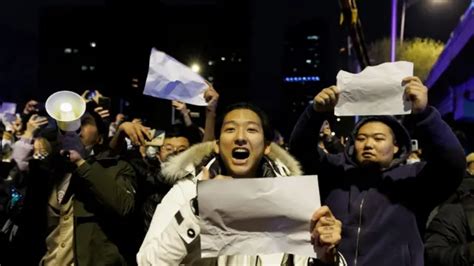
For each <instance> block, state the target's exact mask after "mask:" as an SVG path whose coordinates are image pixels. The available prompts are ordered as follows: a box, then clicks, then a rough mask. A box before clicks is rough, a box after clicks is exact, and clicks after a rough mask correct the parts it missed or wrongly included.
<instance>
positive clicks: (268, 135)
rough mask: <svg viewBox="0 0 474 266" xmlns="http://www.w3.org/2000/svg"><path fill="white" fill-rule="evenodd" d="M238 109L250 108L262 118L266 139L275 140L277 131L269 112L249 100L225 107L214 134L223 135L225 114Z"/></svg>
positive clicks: (217, 136) (217, 137)
mask: <svg viewBox="0 0 474 266" xmlns="http://www.w3.org/2000/svg"><path fill="white" fill-rule="evenodd" d="M238 109H246V110H250V111H252V112H254V113H255V114H257V116H258V117H259V118H260V121H261V122H262V128H263V136H264V138H265V141H268V142H270V141H273V139H274V137H275V132H274V131H273V128H272V126H271V124H270V119H269V118H268V116H267V114H266V113H265V112H264V111H263V110H262V109H260V108H259V107H258V106H256V105H254V104H251V103H247V102H240V103H235V104H232V105H229V106H227V107H226V108H225V110H224V112H223V113H222V114H221V115H220V116H219V118H218V119H217V121H216V126H215V128H214V135H215V136H216V139H219V137H220V135H221V128H222V124H223V123H224V118H225V116H226V115H227V114H228V113H230V112H232V111H234V110H238Z"/></svg>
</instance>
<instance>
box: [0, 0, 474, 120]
mask: <svg viewBox="0 0 474 266" xmlns="http://www.w3.org/2000/svg"><path fill="white" fill-rule="evenodd" d="M440 1H442V0H418V1H413V0H411V1H410V2H413V4H412V5H411V6H410V7H409V8H408V9H407V13H406V30H405V32H406V34H405V36H406V38H410V37H430V38H434V39H437V40H441V41H443V42H446V41H447V40H448V38H449V35H450V33H451V31H452V30H453V29H454V27H455V26H456V25H457V23H458V21H459V18H460V16H461V15H462V14H463V12H464V10H465V9H466V8H467V7H468V5H469V3H470V0H450V1H448V0H445V2H446V3H437V4H434V2H440ZM122 2H125V1H105V0H102V1H98V0H67V1H59V0H43V1H41V2H39V1H37V0H21V1H1V3H0V36H2V37H1V41H0V90H1V92H0V100H3V101H14V102H20V103H21V102H24V101H26V100H27V99H28V98H30V97H36V98H38V99H40V100H45V98H46V97H47V96H48V95H49V94H50V93H52V92H54V91H57V90H60V89H70V90H76V91H78V92H79V91H80V90H82V89H85V88H100V89H101V90H103V91H104V92H105V93H107V94H108V95H111V96H113V97H114V98H117V99H118V98H124V99H127V100H129V101H130V102H132V103H140V104H137V105H135V106H133V104H132V107H131V108H132V109H136V111H138V112H139V113H140V112H141V111H143V112H147V111H149V109H147V108H146V106H147V104H153V103H154V101H156V100H154V99H153V100H151V99H146V98H144V97H142V96H141V90H142V89H143V83H144V79H145V78H146V71H147V66H148V65H147V64H148V54H149V49H150V48H151V47H152V46H155V47H157V48H159V49H162V50H164V51H166V52H168V53H170V54H172V55H173V56H175V57H176V58H177V59H179V60H181V61H183V62H184V63H188V62H191V61H196V60H197V61H202V62H204V64H205V62H208V61H209V60H218V59H219V58H220V57H222V56H226V57H227V58H231V57H235V60H237V58H242V62H241V63H239V64H237V63H235V64H231V62H229V60H228V61H226V65H224V63H223V62H221V65H215V66H214V69H211V68H208V69H205V70H204V73H203V75H204V76H205V78H208V77H209V76H210V75H212V76H213V78H215V85H216V88H217V89H218V91H220V93H221V95H222V97H221V99H222V102H223V103H226V102H227V101H229V102H230V99H232V100H250V101H254V102H255V103H257V104H258V105H260V106H262V107H263V108H264V109H265V110H266V111H267V112H269V113H270V115H271V116H274V117H285V115H286V114H285V111H284V110H281V109H284V108H285V106H286V105H285V102H284V98H285V94H284V90H283V89H282V88H283V86H284V84H283V83H282V69H283V65H282V64H283V58H284V47H285V38H286V36H287V35H288V31H289V30H291V29H294V28H295V26H297V25H300V24H301V23H304V22H306V21H310V20H315V19H316V20H318V21H321V22H322V23H323V24H324V27H327V29H326V32H328V34H327V35H326V36H325V38H326V39H325V43H324V49H323V52H324V53H325V54H326V55H327V57H328V58H329V60H327V61H328V62H327V63H326V65H325V70H326V75H327V76H328V77H329V78H326V79H325V80H323V81H322V82H321V83H320V84H319V85H317V86H316V88H315V89H316V90H318V89H321V88H322V87H324V86H327V85H330V84H331V83H333V82H334V81H335V74H336V73H337V70H339V69H340V68H344V66H343V65H341V60H340V59H339V58H338V51H339V50H340V48H342V47H343V44H344V42H343V40H344V39H345V38H346V36H345V35H344V34H345V31H343V30H341V29H340V27H339V25H338V22H339V7H338V3H337V2H338V1H314V0H311V1H310V0H285V1H251V0H248V1H230V0H227V1H226V0H173V1H171V0H167V1H161V2H159V1H133V2H128V3H122ZM390 2H391V1H389V0H383V1H381V0H361V1H358V2H357V3H358V7H359V13H360V18H361V20H362V25H363V29H364V34H365V37H366V41H367V42H368V43H370V42H372V41H374V40H376V39H379V38H383V37H388V36H389V34H390V32H389V31H390ZM92 41H93V42H96V43H97V47H95V48H92V47H90V42H92ZM65 48H71V49H72V50H71V51H74V48H77V50H78V53H77V55H75V54H74V53H71V54H65V53H64V49H65ZM91 66H92V67H93V69H94V70H93V71H89V70H87V71H81V70H80V68H81V67H86V68H88V67H91ZM331 77H332V79H331ZM135 78H136V79H138V80H139V84H138V85H139V88H138V89H137V88H132V87H131V85H132V79H135ZM142 103H145V104H142ZM162 104H163V103H162ZM118 105H119V104H118V102H115V105H114V106H115V110H114V111H117V108H118ZM281 107H283V108H281ZM140 109H143V110H140ZM168 109H169V108H165V107H163V108H162V110H161V111H160V112H161V114H162V115H161V116H160V117H169V116H168V113H166V112H167V111H166V110H168ZM157 117H158V116H157ZM156 119H157V120H160V119H159V118H156ZM156 119H155V120H156ZM158 122H159V121H158ZM283 123H284V122H283Z"/></svg>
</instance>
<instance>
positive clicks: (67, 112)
mask: <svg viewBox="0 0 474 266" xmlns="http://www.w3.org/2000/svg"><path fill="white" fill-rule="evenodd" d="M45 107H46V112H47V113H48V115H49V116H51V117H52V118H53V119H54V120H56V122H57V123H58V127H59V128H60V129H61V130H63V131H76V130H78V129H79V128H80V127H81V117H82V115H83V114H84V112H85V111H86V102H85V101H84V99H82V97H81V96H80V95H79V94H77V93H75V92H72V91H58V92H55V93H53V94H52V95H51V96H49V97H48V99H47V100H46V104H45Z"/></svg>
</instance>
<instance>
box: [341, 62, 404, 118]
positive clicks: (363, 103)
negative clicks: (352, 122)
mask: <svg viewBox="0 0 474 266" xmlns="http://www.w3.org/2000/svg"><path fill="white" fill-rule="evenodd" d="M408 76H413V63H411V62H405V61H399V62H393V63H383V64H381V65H377V66H369V67H366V68H365V69H364V70H363V71H362V72H360V73H358V74H352V73H349V72H346V71H342V70H341V71H339V73H338V74H337V87H338V88H339V90H340V92H341V93H340V95H339V100H338V102H337V105H336V107H335V109H334V114H335V115H337V116H351V115H403V114H409V113H411V103H410V102H408V101H407V100H406V99H404V97H403V94H404V90H405V88H404V87H403V86H402V80H403V79H404V78H405V77H408Z"/></svg>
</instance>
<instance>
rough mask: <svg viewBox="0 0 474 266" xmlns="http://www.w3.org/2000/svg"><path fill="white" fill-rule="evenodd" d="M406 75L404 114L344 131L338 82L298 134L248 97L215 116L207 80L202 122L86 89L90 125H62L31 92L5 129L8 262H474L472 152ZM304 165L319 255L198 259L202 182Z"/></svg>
mask: <svg viewBox="0 0 474 266" xmlns="http://www.w3.org/2000/svg"><path fill="white" fill-rule="evenodd" d="M401 82H402V85H403V86H404V88H405V97H406V98H407V99H408V100H409V101H410V102H411V104H412V113H411V114H410V115H407V116H405V117H403V119H402V120H400V119H396V118H395V117H392V116H371V117H365V118H363V119H361V120H360V121H359V122H358V123H357V124H356V125H355V127H354V129H353V132H352V133H351V135H349V136H347V138H344V137H337V136H335V134H334V132H332V130H331V128H330V125H329V123H328V121H329V120H330V118H331V116H332V115H333V113H334V112H333V111H334V107H335V105H336V104H337V101H338V98H339V94H340V91H339V89H338V88H337V87H336V86H331V87H328V88H325V89H323V90H322V91H321V92H319V93H318V94H317V95H315V97H314V101H313V102H312V103H311V104H309V105H308V107H307V108H306V110H305V111H304V112H303V113H302V114H301V116H300V118H299V120H298V122H297V123H296V125H295V126H294V129H293V132H292V134H291V138H290V140H289V142H288V143H285V142H284V141H283V139H282V137H281V135H280V134H279V133H278V132H277V131H275V130H274V129H273V128H272V127H271V125H270V122H269V121H270V120H269V118H268V116H267V115H266V114H265V113H264V112H263V111H262V110H261V109H259V108H258V107H257V106H254V105H252V104H250V103H236V104H233V105H230V106H227V107H226V108H225V109H224V110H223V112H222V113H221V114H217V111H216V110H217V105H218V101H219V94H218V93H217V91H216V90H215V89H214V88H213V87H212V85H211V84H209V87H208V88H207V89H206V91H205V93H204V98H205V100H206V102H207V103H208V106H207V107H206V112H205V113H206V117H205V123H204V125H203V127H200V125H197V124H196V123H195V122H194V121H193V119H192V117H191V116H190V112H189V110H188V108H187V106H186V104H185V103H182V102H179V101H173V102H172V106H173V107H174V108H175V109H176V111H177V112H178V113H179V114H180V115H181V118H182V119H181V120H182V123H178V124H174V125H158V126H157V125H147V124H144V123H143V122H142V119H140V118H133V119H129V121H127V119H126V116H125V115H124V114H114V120H113V121H112V119H111V118H112V116H111V113H110V110H107V108H108V106H106V105H103V104H101V103H103V101H101V100H100V99H101V97H103V96H102V95H101V94H100V93H99V92H96V93H94V96H93V97H87V95H88V93H87V92H86V93H85V94H83V96H84V101H85V102H86V106H87V108H86V113H85V114H84V115H83V116H82V117H81V118H80V120H81V127H80V129H79V130H77V131H75V132H74V131H73V132H65V131H61V130H59V129H58V128H57V127H56V126H55V125H54V124H55V121H54V120H52V119H51V118H50V117H48V116H47V115H45V112H44V110H43V107H42V104H41V103H39V102H38V101H35V100H31V101H29V102H27V103H26V104H25V107H24V109H23V111H22V113H21V114H19V115H17V116H16V120H14V121H12V123H11V124H9V125H8V126H3V127H2V125H0V132H1V134H2V135H1V136H2V145H1V155H2V163H1V170H0V250H1V252H0V265H38V264H39V265H136V264H138V265H180V264H190V265H274V264H275V263H277V265H354V266H357V265H397V266H398V265H420V266H421V265H471V264H472V263H474V201H473V200H472V199H473V197H472V196H473V195H474V181H473V180H474V179H473V176H474V154H470V155H469V156H467V158H466V156H465V154H464V149H463V147H462V146H461V144H460V142H459V141H458V139H457V138H456V136H455V135H454V133H453V132H452V130H451V128H450V127H449V126H448V125H447V124H446V123H445V122H444V121H443V119H442V118H441V116H440V114H439V112H438V111H437V110H436V108H434V107H432V106H430V105H429V103H428V96H427V88H426V87H425V86H424V85H423V83H422V82H421V81H420V79H419V78H417V77H407V78H405V79H404V80H403V81H401ZM157 129H160V130H157ZM409 132H410V133H409ZM412 139H416V140H418V142H419V144H420V147H416V150H413V149H414V148H413V145H412V144H413V142H412V141H411V140H412ZM421 151H422V152H421ZM466 161H467V164H466ZM303 174H317V176H318V182H319V190H320V191H319V193H320V195H321V203H322V205H323V206H322V207H321V208H319V209H316V210H314V213H313V215H312V217H308V225H311V226H310V228H309V230H308V238H309V239H310V240H311V243H312V245H313V247H314V252H315V256H314V257H317V259H314V258H307V257H301V256H298V255H295V254H272V255H268V254H262V255H256V256H250V255H244V254H241V255H232V256H220V257H217V258H201V257H200V255H201V249H200V227H199V211H198V208H197V207H196V206H197V199H196V197H197V192H196V186H197V183H198V181H205V180H210V179H229V178H248V177H261V178H284V177H287V176H301V175H303ZM295 193H298V192H297V191H295ZM301 204H305V203H304V202H302V203H301ZM430 214H431V215H430ZM316 255H317V256H316Z"/></svg>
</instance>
